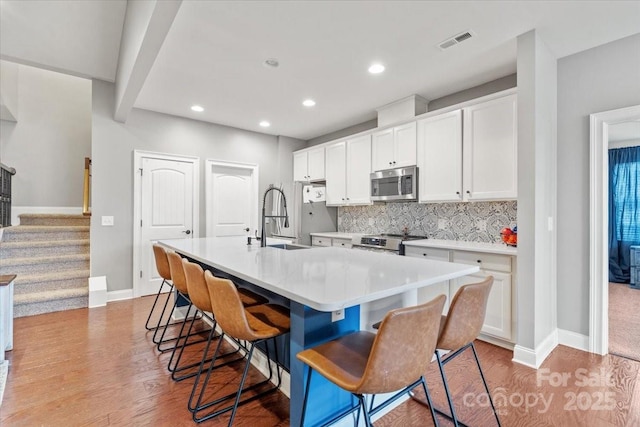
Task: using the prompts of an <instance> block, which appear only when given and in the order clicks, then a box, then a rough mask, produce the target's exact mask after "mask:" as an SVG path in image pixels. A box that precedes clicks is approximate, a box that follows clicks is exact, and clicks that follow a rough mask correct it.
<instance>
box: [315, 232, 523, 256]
mask: <svg viewBox="0 0 640 427" xmlns="http://www.w3.org/2000/svg"><path fill="white" fill-rule="evenodd" d="M311 235H312V236H317V237H325V238H328V239H352V238H353V237H354V236H362V235H363V234H362V233H342V232H338V231H327V232H323V233H311ZM403 244H404V245H405V246H416V247H420V248H441V249H453V250H458V251H472V252H484V253H490V254H499V255H511V256H517V255H518V249H517V248H514V247H513V246H507V245H505V244H504V243H485V242H468V241H464V240H440V239H423V240H407V241H406V242H404V243H403Z"/></svg>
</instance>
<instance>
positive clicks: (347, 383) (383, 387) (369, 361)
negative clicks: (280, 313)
mask: <svg viewBox="0 0 640 427" xmlns="http://www.w3.org/2000/svg"><path fill="white" fill-rule="evenodd" d="M445 300H446V297H445V296H444V295H439V296H437V297H436V298H434V299H433V300H431V301H430V302H428V303H426V304H422V305H419V306H415V307H406V308H399V309H396V310H392V311H390V312H389V313H387V315H386V316H385V317H384V319H383V320H382V323H381V325H380V330H379V332H378V333H377V334H374V333H371V332H368V331H359V332H354V333H351V334H349V335H346V336H343V337H340V338H338V339H335V340H333V341H329V342H327V343H325V344H321V345H319V346H316V347H313V348H310V349H307V350H303V351H301V352H300V353H298V354H297V355H296V357H297V358H298V359H299V360H300V361H302V362H303V363H305V364H306V365H308V367H309V369H308V374H307V375H308V376H307V381H306V387H305V394H304V401H303V402H304V403H303V407H302V416H301V421H300V425H301V426H303V425H304V417H305V413H306V409H307V400H308V397H309V386H310V384H311V374H312V372H313V370H315V371H317V372H318V373H320V374H321V375H322V376H324V377H325V378H326V379H328V380H329V381H331V382H333V383H334V384H336V385H337V386H338V387H340V388H342V389H344V390H346V391H348V392H350V393H352V394H353V395H354V396H355V397H356V398H357V399H358V404H356V405H354V406H353V407H351V408H349V409H347V410H345V411H344V412H342V413H341V414H339V415H337V416H336V417H334V418H333V419H331V420H330V421H329V422H327V423H326V424H325V425H329V424H332V423H334V422H336V421H338V420H339V419H341V418H343V417H345V416H347V415H348V414H350V413H352V412H354V411H356V410H358V409H361V410H362V412H363V414H364V419H365V423H366V425H367V426H368V427H371V426H372V424H371V416H372V415H374V414H376V413H377V412H378V411H380V410H382V409H383V408H384V407H386V406H387V405H388V404H390V403H392V402H393V401H395V400H396V399H398V398H399V397H400V396H402V395H403V394H404V393H408V392H409V391H411V390H412V389H413V388H415V387H416V386H418V385H419V384H422V388H423V390H424V392H425V395H426V396H427V400H428V401H429V402H431V397H430V395H429V390H428V389H427V383H426V381H425V379H424V372H425V371H426V370H427V367H428V365H429V363H430V360H431V355H432V354H433V352H434V351H435V348H436V341H437V339H438V331H439V327H440V314H441V313H442V308H443V307H444V302H445ZM417 331H419V333H416V332H417ZM346 355H348V357H347V356H346ZM391 392H397V393H396V394H395V395H394V396H393V397H392V398H390V399H388V400H386V401H385V402H384V403H382V404H381V405H379V406H378V407H376V408H373V409H372V410H368V409H367V405H366V402H365V396H364V395H365V394H372V395H376V394H379V393H391ZM429 408H430V411H431V417H432V419H433V422H434V424H435V425H436V426H437V425H438V421H437V419H436V416H435V413H434V410H433V408H432V407H431V406H430V407H429Z"/></svg>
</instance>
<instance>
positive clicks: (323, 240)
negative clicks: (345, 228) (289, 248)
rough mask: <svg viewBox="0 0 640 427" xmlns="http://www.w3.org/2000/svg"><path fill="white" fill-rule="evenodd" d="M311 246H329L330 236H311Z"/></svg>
mask: <svg viewBox="0 0 640 427" xmlns="http://www.w3.org/2000/svg"><path fill="white" fill-rule="evenodd" d="M311 246H331V238H330V237H318V236H311Z"/></svg>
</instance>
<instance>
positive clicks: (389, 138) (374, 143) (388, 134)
mask: <svg viewBox="0 0 640 427" xmlns="http://www.w3.org/2000/svg"><path fill="white" fill-rule="evenodd" d="M393 152H394V147H393V128H391V129H385V130H383V131H380V132H376V133H374V134H373V135H372V139H371V168H372V170H374V171H379V170H383V169H391V168H392V167H393V160H394V159H393Z"/></svg>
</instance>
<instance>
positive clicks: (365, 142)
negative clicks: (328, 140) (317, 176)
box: [326, 135, 371, 206]
mask: <svg viewBox="0 0 640 427" xmlns="http://www.w3.org/2000/svg"><path fill="white" fill-rule="evenodd" d="M326 160H327V168H326V172H327V177H326V178H327V205H333V206H343V205H362V204H370V203H371V197H370V194H369V193H370V191H369V183H370V181H369V174H370V173H371V135H363V136H359V137H356V138H352V139H348V140H346V141H342V142H338V143H335V144H331V145H329V146H327V148H326Z"/></svg>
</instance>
